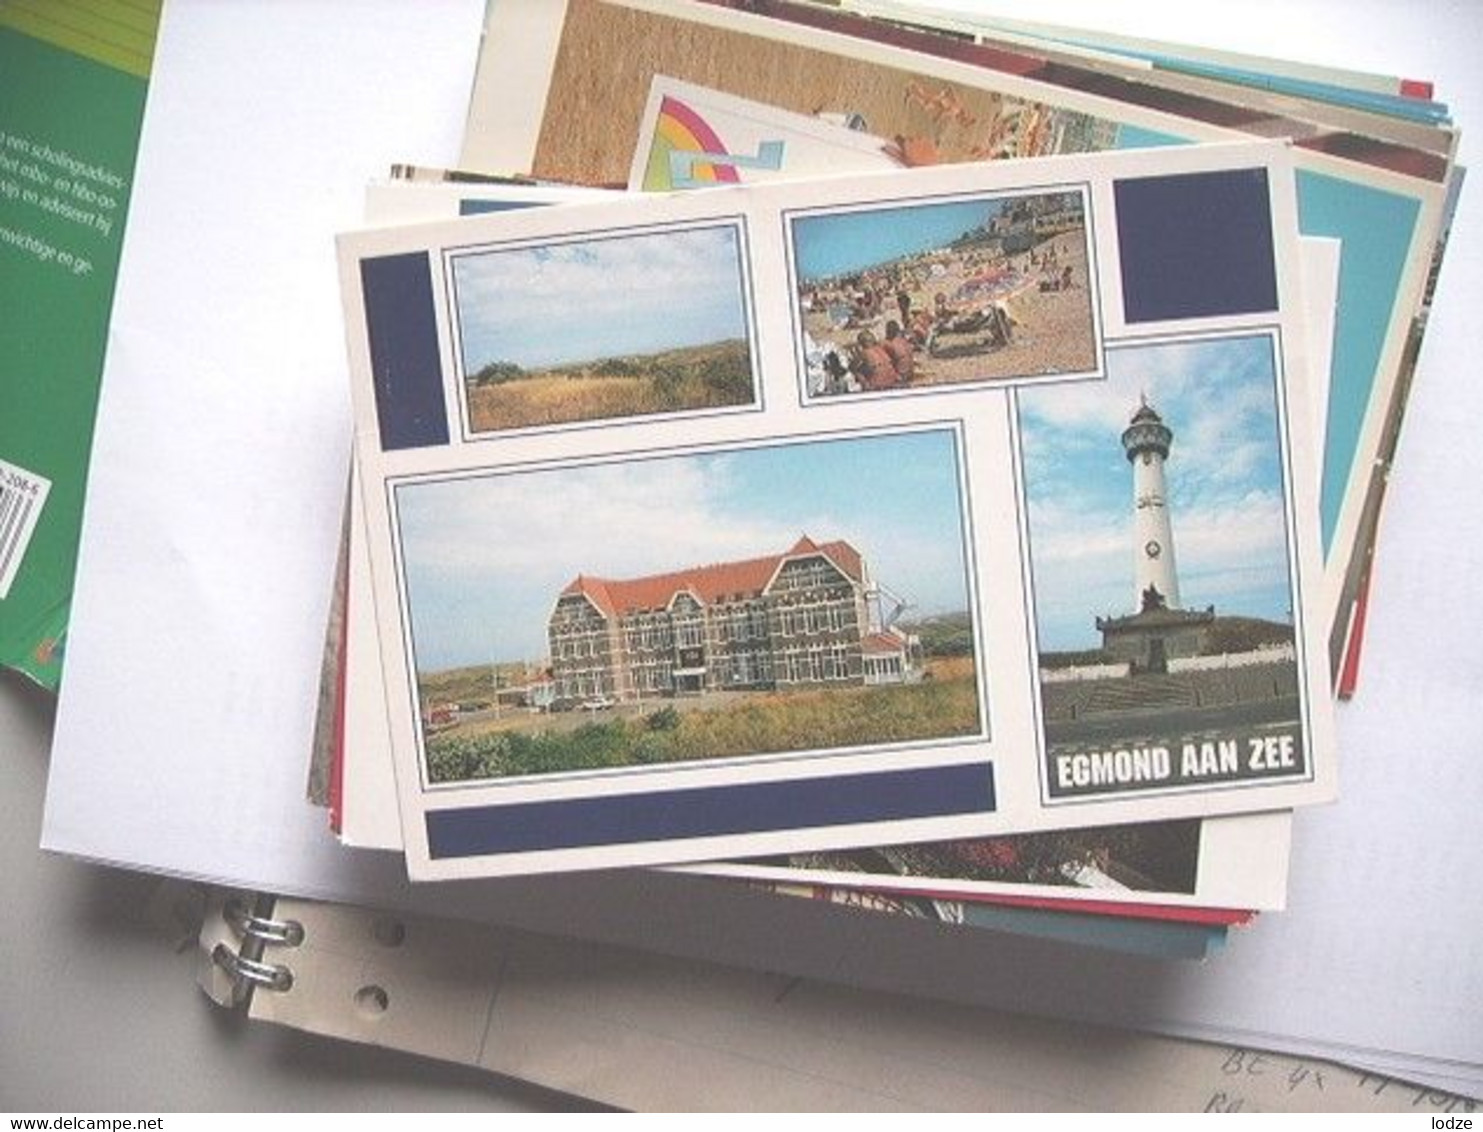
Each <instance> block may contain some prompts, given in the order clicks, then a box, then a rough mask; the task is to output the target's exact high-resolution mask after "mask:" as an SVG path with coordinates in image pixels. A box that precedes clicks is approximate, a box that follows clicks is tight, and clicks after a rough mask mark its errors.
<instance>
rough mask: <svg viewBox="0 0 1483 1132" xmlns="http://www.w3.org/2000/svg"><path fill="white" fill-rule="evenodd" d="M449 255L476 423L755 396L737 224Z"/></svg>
mask: <svg viewBox="0 0 1483 1132" xmlns="http://www.w3.org/2000/svg"><path fill="white" fill-rule="evenodd" d="M449 260H450V272H451V276H452V292H453V315H454V324H455V327H454V328H455V334H456V337H457V342H458V360H459V365H460V374H461V378H462V386H463V395H464V404H465V414H466V421H467V429H468V432H469V434H470V435H473V436H477V435H479V434H483V433H493V432H505V431H508V430H511V429H521V428H532V427H542V426H553V425H564V424H571V423H574V422H582V421H608V420H615V419H620V418H624V417H645V416H652V415H655V414H664V413H685V412H697V411H703V410H714V409H726V408H735V407H745V406H750V405H752V404H753V403H754V402H755V401H756V399H757V381H756V374H755V372H754V363H753V354H752V342H751V322H750V318H749V316H748V311H747V287H746V274H745V270H744V265H743V252H742V234H741V230H740V228H739V227H738V226H736V225H733V224H716V225H711V226H707V227H699V228H680V229H666V230H662V231H653V232H641V233H633V234H622V233H616V234H605V235H603V236H601V237H595V238H591V239H580V240H566V241H560V242H548V243H541V244H538V245H533V246H522V247H513V248H496V249H489V250H480V251H472V252H461V253H457V254H454V255H451V256H450V257H449Z"/></svg>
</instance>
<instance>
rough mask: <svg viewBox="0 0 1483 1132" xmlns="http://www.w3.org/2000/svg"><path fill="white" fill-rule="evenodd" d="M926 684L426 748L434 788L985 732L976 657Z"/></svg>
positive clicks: (434, 739) (488, 736) (752, 702)
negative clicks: (471, 781) (981, 729)
mask: <svg viewBox="0 0 1483 1132" xmlns="http://www.w3.org/2000/svg"><path fill="white" fill-rule="evenodd" d="M929 671H930V673H931V677H932V678H931V679H928V680H924V681H923V682H921V683H919V684H897V685H885V686H876V687H845V688H820V689H807V690H800V691H791V692H756V693H746V694H743V695H741V696H738V697H737V698H736V699H735V700H733V701H731V702H728V703H727V704H725V705H724V706H721V707H716V708H700V709H696V710H676V709H675V708H674V707H670V706H668V705H667V703H665V702H660V703H657V704H655V705H654V707H653V708H652V710H649V711H648V712H646V713H645V714H641V715H634V716H631V717H624V718H618V719H610V720H605V721H604V722H601V723H598V722H589V723H581V724H578V725H576V726H570V727H550V728H549V729H542V726H541V725H542V722H543V721H545V720H549V719H551V718H552V717H539V716H536V717H533V716H523V717H520V716H512V717H507V718H506V719H502V720H482V721H478V722H476V723H471V724H467V725H460V726H458V727H455V728H452V729H450V730H448V731H445V732H442V733H440V734H437V735H434V736H431V737H430V738H429V739H428V741H427V759H428V772H429V776H430V777H431V779H432V781H434V782H460V781H467V780H469V779H476V778H505V777H510V776H513V775H527V774H550V773H554V772H559V771H568V770H589V769H593V768H600V767H620V766H635V765H641V764H654V763H672V762H693V761H697V760H701V759H721V758H736V757H740V756H744V755H755V754H771V753H776V752H782V751H803V750H830V749H834V748H839V747H858V746H871V745H876V744H881V743H898V742H917V741H922V740H928V739H944V738H950V737H954V736H961V735H972V734H975V733H976V732H977V731H978V727H979V712H978V683H977V679H976V675H975V671H974V665H973V660H972V658H970V657H952V658H946V659H942V660H934V661H932V662H931V664H930V667H929Z"/></svg>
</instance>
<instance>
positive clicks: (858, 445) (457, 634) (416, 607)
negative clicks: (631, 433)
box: [397, 430, 968, 671]
mask: <svg viewBox="0 0 1483 1132" xmlns="http://www.w3.org/2000/svg"><path fill="white" fill-rule="evenodd" d="M958 487H959V484H958V465H957V455H956V445H955V437H954V435H953V434H952V433H949V432H946V431H943V430H932V431H927V432H916V433H909V434H904V435H896V436H878V437H864V438H846V439H840V440H831V441H809V442H803V443H796V444H787V445H781V444H780V445H774V446H770V447H766V448H752V449H745V450H741V451H731V452H725V453H718V454H713V455H697V456H678V457H667V458H663V459H648V460H630V461H627V462H623V463H614V464H601V465H595V466H590V467H582V468H571V469H556V470H552V471H539V472H518V473H511V474H505V475H485V476H482V477H479V478H475V479H465V480H457V481H448V482H442V483H426V484H411V485H404V486H402V487H400V488H398V489H397V510H398V515H399V518H400V523H401V537H402V547H403V552H404V554H405V561H406V576H407V585H408V591H409V594H410V604H411V608H412V630H413V637H414V642H415V648H416V652H417V658H418V664H419V666H420V667H421V668H422V670H424V671H434V670H437V669H442V668H451V667H455V666H459V665H466V664H478V663H485V662H488V661H491V660H539V659H540V658H541V657H542V656H544V655H545V651H546V644H545V627H546V618H547V616H548V615H549V613H550V611H551V605H552V603H553V602H554V601H555V599H556V595H557V594H558V593H559V592H560V591H561V589H562V587H564V586H565V585H566V584H567V583H568V582H569V581H571V580H572V578H574V577H575V576H576V575H577V574H578V573H584V574H594V575H598V576H605V577H613V578H627V577H636V576H639V575H642V574H648V573H658V572H661V571H668V570H675V569H680V568H682V567H685V566H695V565H700V564H704V563H711V562H723V561H729V560H734V559H741V558H755V557H759V556H762V555H766V554H778V553H781V552H782V551H784V550H786V549H787V548H788V547H789V546H791V545H792V544H793V543H794V542H795V541H796V540H797V539H798V537H799V536H800V535H802V534H807V535H809V536H810V537H811V538H813V539H815V540H816V541H818V542H829V541H832V540H834V539H840V538H842V539H846V540H848V541H849V542H850V543H852V544H853V545H854V546H855V547H856V548H857V549H858V550H859V551H860V552H861V553H862V554H863V555H864V556H865V559H866V562H867V564H868V565H869V568H870V570H871V572H872V575H873V576H874V577H875V578H876V579H877V580H878V581H880V582H882V583H883V584H885V585H886V586H887V587H889V588H890V589H891V590H892V591H894V592H895V593H897V594H898V595H900V596H901V597H902V598H905V599H906V600H908V601H910V602H911V603H912V604H913V607H914V608H913V613H919V614H930V613H943V612H950V611H955V610H963V609H966V608H967V606H968V600H967V590H966V583H965V580H964V577H965V571H964V563H963V537H962V533H961V519H960V503H959V495H958Z"/></svg>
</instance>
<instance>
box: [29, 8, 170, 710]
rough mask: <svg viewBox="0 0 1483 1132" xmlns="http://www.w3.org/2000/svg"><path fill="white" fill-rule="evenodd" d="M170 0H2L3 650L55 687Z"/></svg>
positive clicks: (60, 666) (46, 684) (37, 678)
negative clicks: (143, 130) (156, 57)
mask: <svg viewBox="0 0 1483 1132" xmlns="http://www.w3.org/2000/svg"><path fill="white" fill-rule="evenodd" d="M160 4H161V0H0V311H3V315H0V664H3V665H5V666H7V667H10V668H15V669H18V670H19V671H21V672H24V673H25V674H27V675H28V676H30V677H31V678H32V679H34V680H36V681H37V682H38V683H40V684H42V685H44V686H46V687H48V688H52V689H55V688H56V687H57V684H58V682H59V680H60V678H61V668H62V653H63V650H64V642H65V638H66V632H67V614H68V609H69V607H70V604H71V595H72V578H73V572H74V570H75V567H76V564H77V542H78V534H79V531H80V529H81V525H82V506H83V493H84V488H85V486H86V481H87V465H88V452H89V449H90V447H91V442H92V434H93V418H94V414H95V412H96V409H97V404H98V392H99V382H100V378H101V376H102V370H103V356H104V350H105V348H106V344H107V336H108V315H109V310H110V308H111V306H112V302H113V289H114V280H115V278H116V276H117V274H118V262H119V251H120V248H121V247H122V244H123V233H124V220H125V217H126V215H127V212H128V203H129V192H130V189H131V187H132V184H131V182H132V177H133V171H134V158H135V154H136V152H137V151H138V147H139V133H140V127H141V123H142V121H143V118H144V103H145V93H146V90H147V89H148V82H149V69H150V63H151V60H152V58H153V53H154V45H155V35H156V32H157V30H158V27H159V19H160Z"/></svg>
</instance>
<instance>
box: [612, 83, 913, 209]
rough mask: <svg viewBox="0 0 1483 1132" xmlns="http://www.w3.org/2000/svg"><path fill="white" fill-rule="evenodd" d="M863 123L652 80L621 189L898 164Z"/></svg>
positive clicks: (890, 147)
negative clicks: (624, 186) (635, 145)
mask: <svg viewBox="0 0 1483 1132" xmlns="http://www.w3.org/2000/svg"><path fill="white" fill-rule="evenodd" d="M863 125H864V120H863V119H861V118H859V117H858V116H850V115H837V116H835V117H834V118H832V119H831V118H826V117H824V116H821V115H814V114H793V113H789V112H788V111H786V110H779V109H777V108H776V107H773V106H767V105H764V104H763V103H760V102H754V101H752V100H751V99H747V98H737V97H735V96H734V95H729V94H725V93H723V92H722V91H719V90H710V89H708V88H706V87H702V86H696V85H695V84H694V83H686V82H681V81H680V80H679V79H672V78H670V77H669V76H667V75H657V74H656V75H655V76H654V79H653V82H652V83H651V84H650V87H649V101H648V105H647V106H646V107H645V108H644V117H643V122H642V123H641V124H640V126H639V134H638V137H639V144H638V146H637V147H636V148H635V150H634V158H633V165H632V167H631V168H630V169H629V172H628V186H629V188H631V189H639V190H642V191H644V192H667V191H669V190H672V189H695V188H702V187H707V186H710V185H742V184H745V185H750V184H756V183H757V182H759V181H767V180H776V179H780V178H784V177H806V176H819V175H822V174H829V173H837V172H839V171H840V170H841V168H844V169H850V170H854V169H862V170H870V169H896V168H900V167H901V166H902V165H904V164H905V157H904V155H903V154H902V153H901V152H900V150H899V148H898V147H897V146H896V145H895V143H894V142H892V141H891V140H890V139H888V138H878V137H875V136H874V135H872V134H870V133H868V132H866V131H865V129H864V128H863Z"/></svg>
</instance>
